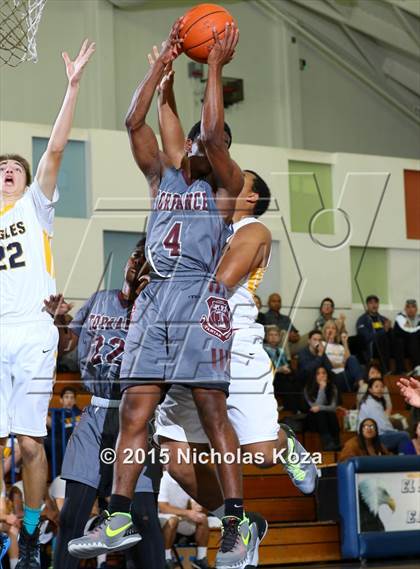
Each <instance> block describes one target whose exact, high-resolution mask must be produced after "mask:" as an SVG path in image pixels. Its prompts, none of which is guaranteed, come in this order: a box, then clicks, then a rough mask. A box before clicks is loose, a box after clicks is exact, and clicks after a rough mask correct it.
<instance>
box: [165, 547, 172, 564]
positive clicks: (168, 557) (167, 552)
mask: <svg viewBox="0 0 420 569" xmlns="http://www.w3.org/2000/svg"><path fill="white" fill-rule="evenodd" d="M165 559H166V561H170V560H171V559H172V549H165Z"/></svg>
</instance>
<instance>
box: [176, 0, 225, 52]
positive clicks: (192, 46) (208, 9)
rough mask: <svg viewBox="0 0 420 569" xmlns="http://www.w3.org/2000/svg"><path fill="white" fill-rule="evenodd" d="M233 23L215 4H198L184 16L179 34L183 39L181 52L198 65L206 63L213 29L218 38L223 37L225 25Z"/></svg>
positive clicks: (211, 42)
mask: <svg viewBox="0 0 420 569" xmlns="http://www.w3.org/2000/svg"><path fill="white" fill-rule="evenodd" d="M230 22H234V23H235V24H236V21H235V19H234V18H233V17H232V16H231V14H230V13H229V12H228V11H227V10H226V8H223V6H218V5H217V4H199V5H198V6H194V8H191V10H189V11H188V12H187V13H186V14H185V16H184V22H183V25H182V28H181V30H180V32H179V35H180V37H181V38H183V40H184V43H183V50H184V52H185V54H186V55H188V57H190V58H191V59H193V60H194V61H198V62H199V63H206V62H207V57H208V55H209V49H208V48H209V46H211V45H213V43H214V40H213V31H212V30H213V28H216V30H217V33H218V36H219V38H223V36H224V35H225V33H224V32H225V26H226V24H228V23H230Z"/></svg>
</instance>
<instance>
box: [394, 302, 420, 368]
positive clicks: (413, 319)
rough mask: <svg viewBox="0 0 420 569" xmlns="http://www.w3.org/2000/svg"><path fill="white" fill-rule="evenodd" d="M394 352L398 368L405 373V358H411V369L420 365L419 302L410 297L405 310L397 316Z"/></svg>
mask: <svg viewBox="0 0 420 569" xmlns="http://www.w3.org/2000/svg"><path fill="white" fill-rule="evenodd" d="M394 352H395V360H396V366H397V370H396V373H404V372H405V367H404V358H410V360H411V369H413V368H416V367H417V366H418V365H420V314H417V302H416V301H415V300H413V299H411V300H410V299H409V300H407V301H406V303H405V309H404V312H400V313H399V314H398V315H397V317H396V318H395V324H394Z"/></svg>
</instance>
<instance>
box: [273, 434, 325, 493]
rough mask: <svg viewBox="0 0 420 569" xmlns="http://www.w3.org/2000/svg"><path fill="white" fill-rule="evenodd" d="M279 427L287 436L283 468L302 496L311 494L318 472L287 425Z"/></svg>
mask: <svg viewBox="0 0 420 569" xmlns="http://www.w3.org/2000/svg"><path fill="white" fill-rule="evenodd" d="M280 427H281V428H282V429H283V431H284V432H285V433H286V435H287V456H286V458H285V461H284V463H283V466H284V468H285V470H286V472H287V474H288V475H289V477H290V479H291V481H292V482H293V484H294V485H295V486H296V488H298V489H299V490H300V491H301V492H302V493H303V494H312V492H314V490H315V488H316V483H317V480H318V470H317V468H316V466H315V464H314V463H313V461H312V459H311V457H310V454H309V453H308V452H307V451H306V450H305V448H304V446H303V445H301V444H300V442H299V441H298V440H297V438H296V435H295V433H294V432H293V430H292V429H291V428H290V427H289V425H285V424H284V423H281V424H280ZM296 459H298V460H296Z"/></svg>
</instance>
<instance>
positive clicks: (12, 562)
mask: <svg viewBox="0 0 420 569" xmlns="http://www.w3.org/2000/svg"><path fill="white" fill-rule="evenodd" d="M18 561H19V559H18V558H17V557H16V559H10V558H9V565H10V569H15V567H16V565H17V564H18Z"/></svg>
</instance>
